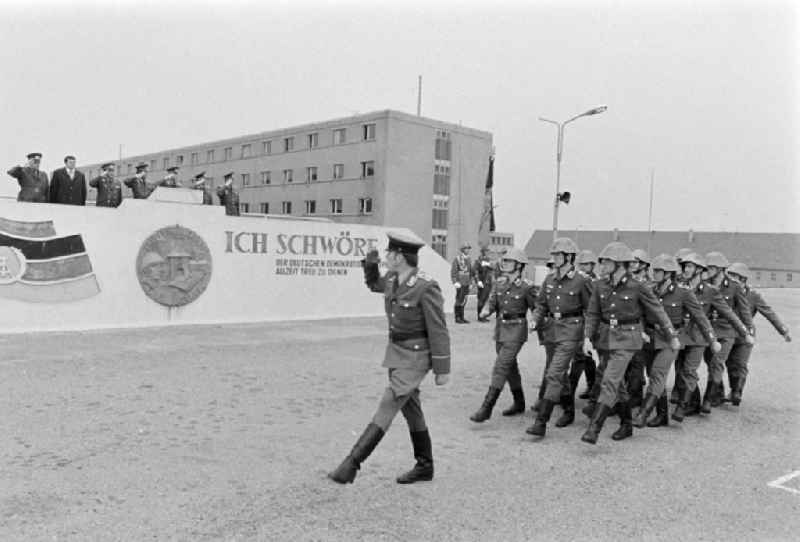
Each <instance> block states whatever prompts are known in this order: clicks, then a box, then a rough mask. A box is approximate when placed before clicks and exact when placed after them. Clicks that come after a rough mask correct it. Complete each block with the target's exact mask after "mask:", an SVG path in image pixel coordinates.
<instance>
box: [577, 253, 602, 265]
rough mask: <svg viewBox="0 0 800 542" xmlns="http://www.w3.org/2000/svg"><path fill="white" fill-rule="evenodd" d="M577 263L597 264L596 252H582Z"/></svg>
mask: <svg viewBox="0 0 800 542" xmlns="http://www.w3.org/2000/svg"><path fill="white" fill-rule="evenodd" d="M575 263H577V264H582V263H597V256H595V255H594V252H592V251H591V250H581V251H580V252H578V257H577V258H576V259H575Z"/></svg>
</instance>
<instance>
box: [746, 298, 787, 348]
mask: <svg viewBox="0 0 800 542" xmlns="http://www.w3.org/2000/svg"><path fill="white" fill-rule="evenodd" d="M751 293H752V294H753V296H752V303H753V307H752V308H753V309H754V310H755V311H756V312H759V313H761V314H762V315H763V316H764V318H766V319H767V320H769V323H770V324H772V327H774V328H775V331H777V332H778V333H780V334H781V335H783V336H784V337H787V336H789V328H788V327H786V326H785V325H784V323H783V322H781V319H780V317H779V316H778V314H777V313H776V312H775V311H774V310H773V309H772V307H770V306H769V305H768V304H767V302H766V301H764V297H763V296H762V295H761V294H760V293H758V292H757V291H755V290H751Z"/></svg>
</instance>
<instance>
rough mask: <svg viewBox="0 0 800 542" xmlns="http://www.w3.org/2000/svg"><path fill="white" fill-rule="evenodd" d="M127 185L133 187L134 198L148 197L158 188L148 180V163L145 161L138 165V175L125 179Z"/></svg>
mask: <svg viewBox="0 0 800 542" xmlns="http://www.w3.org/2000/svg"><path fill="white" fill-rule="evenodd" d="M125 186H127V187H128V188H130V189H131V192H132V193H133V199H147V198H148V197H149V196H150V194H152V193H153V190H155V189H156V187H155V186H154V185H151V184H150V183H148V182H147V164H146V163H144V162H140V163H139V164H137V165H136V175H134V176H133V177H128V178H127V179H125Z"/></svg>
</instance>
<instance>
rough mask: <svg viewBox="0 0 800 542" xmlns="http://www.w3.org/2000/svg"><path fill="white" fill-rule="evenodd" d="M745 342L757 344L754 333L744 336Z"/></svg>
mask: <svg viewBox="0 0 800 542" xmlns="http://www.w3.org/2000/svg"><path fill="white" fill-rule="evenodd" d="M744 342H745V344H755V343H756V340H755V339H754V338H753V336H752V335H750V334H749V333H748V334H747V336H746V337H745V338H744Z"/></svg>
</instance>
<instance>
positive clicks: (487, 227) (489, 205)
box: [478, 156, 494, 247]
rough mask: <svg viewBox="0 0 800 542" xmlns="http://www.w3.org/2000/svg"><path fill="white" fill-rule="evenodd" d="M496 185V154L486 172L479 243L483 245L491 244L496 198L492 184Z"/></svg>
mask: <svg viewBox="0 0 800 542" xmlns="http://www.w3.org/2000/svg"><path fill="white" fill-rule="evenodd" d="M493 185H494V156H490V157H489V172H488V173H487V174H486V191H485V192H484V194H483V211H482V213H481V220H480V223H479V224H478V244H479V245H480V246H481V247H486V246H489V232H493V231H494V200H493V198H492V186H493Z"/></svg>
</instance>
